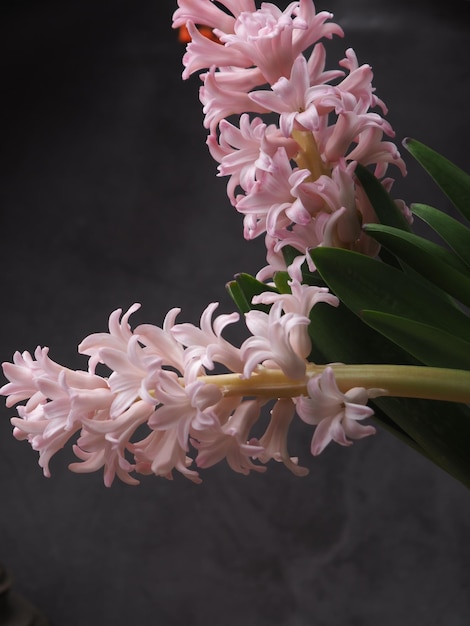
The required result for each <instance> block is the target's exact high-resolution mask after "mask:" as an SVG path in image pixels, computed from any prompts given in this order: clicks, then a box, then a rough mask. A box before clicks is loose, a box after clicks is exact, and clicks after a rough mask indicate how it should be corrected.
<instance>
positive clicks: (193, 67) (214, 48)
mask: <svg viewBox="0 0 470 626" xmlns="http://www.w3.org/2000/svg"><path fill="white" fill-rule="evenodd" d="M186 27H187V29H188V33H189V35H190V37H191V42H190V43H189V44H188V46H187V48H186V53H185V55H184V56H183V65H184V66H185V69H184V71H183V79H187V78H189V77H190V76H191V74H193V73H194V72H197V71H199V70H203V69H207V68H210V67H230V66H236V67H242V68H248V67H250V66H251V65H253V64H252V63H250V59H249V57H247V56H246V54H244V53H243V52H239V51H236V50H230V48H227V47H226V46H223V45H220V43H218V42H216V41H212V40H211V39H209V38H208V37H205V36H204V35H203V34H201V33H200V32H199V30H198V29H197V28H196V26H194V24H193V23H192V22H188V23H187V24H186Z"/></svg>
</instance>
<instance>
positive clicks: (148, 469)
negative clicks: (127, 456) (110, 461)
mask: <svg viewBox="0 0 470 626" xmlns="http://www.w3.org/2000/svg"><path fill="white" fill-rule="evenodd" d="M130 450H131V452H132V453H133V455H134V458H135V461H136V471H137V472H139V473H140V474H155V476H163V477H164V478H167V479H169V480H171V479H172V478H173V470H176V471H177V472H180V473H181V474H183V476H185V477H186V478H188V479H189V480H191V481H192V482H194V483H200V482H201V478H200V477H199V474H198V472H196V471H194V470H190V469H189V466H190V465H191V464H192V462H193V461H192V459H191V458H190V457H188V456H186V450H185V448H183V447H182V446H181V445H180V443H179V441H178V433H177V430H176V429H174V428H169V429H167V430H152V432H151V433H150V434H149V435H147V437H145V438H144V439H142V440H141V441H138V442H137V443H135V444H131V446H130Z"/></svg>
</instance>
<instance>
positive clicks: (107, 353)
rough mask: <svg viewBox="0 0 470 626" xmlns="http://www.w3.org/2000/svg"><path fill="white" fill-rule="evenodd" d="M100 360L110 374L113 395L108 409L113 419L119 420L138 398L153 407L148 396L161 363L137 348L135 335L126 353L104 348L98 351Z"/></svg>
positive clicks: (153, 386)
mask: <svg viewBox="0 0 470 626" xmlns="http://www.w3.org/2000/svg"><path fill="white" fill-rule="evenodd" d="M99 358H100V361H101V362H102V363H104V364H105V365H107V366H108V367H109V368H110V369H111V370H112V374H111V376H110V377H109V379H108V384H109V386H110V388H111V391H112V392H113V393H114V394H115V397H114V400H113V404H112V406H111V416H112V417H117V416H119V415H120V414H121V413H122V412H123V411H125V410H126V409H128V408H129V407H130V406H131V404H133V403H134V402H135V401H136V400H137V399H138V398H143V399H145V400H146V401H147V402H149V403H150V404H155V403H156V400H155V399H154V398H152V396H151V393H152V391H153V390H154V389H155V385H156V382H157V380H158V374H159V372H160V370H161V367H162V360H161V358H159V357H156V356H155V355H154V354H152V353H150V354H148V353H146V351H145V348H143V347H142V346H141V345H140V344H139V336H138V335H133V336H132V337H131V338H130V339H129V343H128V344H127V350H126V351H125V352H124V351H122V350H115V349H113V348H103V349H101V350H100V351H99Z"/></svg>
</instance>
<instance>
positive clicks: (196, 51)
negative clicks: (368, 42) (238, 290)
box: [174, 0, 409, 280]
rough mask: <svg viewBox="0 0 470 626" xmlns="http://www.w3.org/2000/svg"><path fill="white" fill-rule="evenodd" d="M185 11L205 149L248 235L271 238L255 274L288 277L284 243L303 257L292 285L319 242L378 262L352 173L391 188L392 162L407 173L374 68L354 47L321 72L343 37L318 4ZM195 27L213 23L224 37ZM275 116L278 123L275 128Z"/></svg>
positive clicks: (368, 213)
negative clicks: (328, 45) (367, 174)
mask: <svg viewBox="0 0 470 626" xmlns="http://www.w3.org/2000/svg"><path fill="white" fill-rule="evenodd" d="M178 4H179V8H178V9H177V11H176V12H175V14H174V26H175V27H183V26H185V27H186V28H187V30H188V32H189V34H190V36H191V38H192V41H191V42H190V43H189V45H188V47H187V52H186V54H185V56H184V58H183V62H184V65H185V70H184V72H183V78H187V77H188V76H190V75H191V74H192V73H193V72H196V71H200V70H204V69H206V70H207V71H206V72H204V73H202V74H201V78H202V81H203V85H202V87H201V89H200V99H201V102H202V103H203V105H204V108H203V111H204V114H205V117H204V125H205V127H206V128H207V129H208V130H209V136H208V140H207V143H208V146H209V150H210V152H211V154H212V156H213V157H214V159H215V160H216V161H217V162H218V163H219V164H220V165H219V168H218V169H219V175H221V176H228V177H229V181H228V185H227V192H228V196H229V198H230V201H231V203H232V204H233V206H234V207H235V208H236V210H237V211H239V212H240V213H241V214H243V216H244V220H243V221H244V236H245V238H247V239H252V238H255V237H258V236H260V235H263V234H264V235H265V238H266V248H267V252H268V254H267V259H268V266H267V267H266V268H264V269H263V270H262V271H261V272H259V274H258V277H259V278H260V279H261V280H264V279H269V278H270V277H271V276H272V274H273V273H274V272H275V271H277V270H282V269H285V259H284V256H283V254H282V250H283V248H286V247H287V246H290V247H292V248H293V249H295V250H296V251H297V252H298V254H297V258H296V262H295V265H294V266H293V267H292V268H290V273H291V274H293V273H296V270H297V275H296V277H297V278H300V276H299V274H298V268H299V265H300V264H301V263H302V262H304V261H307V262H308V264H309V266H310V269H311V270H313V269H314V267H313V262H312V260H311V257H310V255H309V250H310V249H312V248H315V247H317V246H320V245H322V246H339V247H343V248H348V249H353V250H358V251H361V252H364V253H366V254H370V255H374V254H376V253H377V251H378V246H377V243H376V242H375V241H374V240H372V239H371V238H370V237H368V236H367V235H366V234H365V233H363V232H362V231H361V226H362V224H363V223H371V222H374V221H376V220H377V218H376V216H375V213H374V209H373V208H372V206H371V204H370V201H369V199H368V197H367V195H366V194H365V193H364V191H363V189H362V187H361V185H359V184H358V183H357V180H356V178H355V175H354V172H355V168H356V165H357V163H361V164H362V165H364V166H369V165H370V166H373V168H374V173H375V175H376V176H377V177H378V178H380V179H382V184H383V185H384V186H385V187H386V188H387V189H390V187H391V185H392V183H393V180H392V179H391V178H389V177H386V174H387V171H388V167H389V165H391V164H392V165H394V166H396V168H398V170H399V171H401V173H402V174H405V173H406V170H405V164H404V162H403V160H402V158H401V157H400V154H399V152H398V149H397V147H396V145H395V144H394V143H393V142H392V141H390V140H388V139H387V138H393V137H394V132H393V130H392V127H391V126H390V124H389V123H388V122H387V121H386V120H385V119H384V117H383V116H382V115H381V113H382V114H385V113H386V111H387V109H386V107H385V105H384V103H383V102H382V101H381V100H380V99H379V98H378V97H377V96H376V95H375V93H374V88H373V86H372V78H373V75H372V70H371V67H370V66H369V65H359V63H358V60H357V57H356V54H355V53H354V51H353V50H352V49H351V48H349V49H348V50H346V54H345V58H344V59H343V60H342V61H340V63H339V67H338V68H337V69H333V70H326V69H325V62H326V52H325V47H324V45H323V43H322V40H326V39H331V38H332V37H333V36H334V35H337V36H342V35H343V32H342V29H341V28H340V27H339V26H338V25H337V24H335V23H334V22H332V21H331V18H332V14H331V13H328V12H326V11H322V12H320V13H316V11H315V6H314V4H313V2H312V1H311V0H301V1H300V2H291V3H290V4H289V6H288V7H287V8H286V9H285V10H284V11H282V10H281V9H279V8H278V7H277V6H275V5H274V4H271V3H262V5H261V8H260V9H256V6H255V2H254V0H239V1H230V2H228V1H227V2H220V3H218V4H219V5H221V6H220V7H219V6H216V5H215V4H214V3H213V2H212V1H211V0H204V1H200V0H199V1H197V0H181V1H180V2H179V3H178ZM224 8H225V9H226V10H223V9H224ZM197 24H202V25H204V26H205V27H207V26H209V27H211V28H212V29H213V33H214V34H215V35H216V37H217V38H218V41H214V39H213V38H210V39H209V38H208V37H207V36H204V35H203V34H201V32H199V30H198V28H197V26H196V25H197ZM273 114H274V117H275V118H276V120H277V121H276V122H275V123H272V122H271V123H269V121H268V119H267V118H266V116H268V118H269V119H271V120H272V118H273ZM234 118H235V119H236V121H235V122H234ZM265 119H266V121H264V120H265ZM402 208H403V210H404V211H405V212H407V215H409V213H408V211H407V209H406V207H405V206H404V205H403V206H402Z"/></svg>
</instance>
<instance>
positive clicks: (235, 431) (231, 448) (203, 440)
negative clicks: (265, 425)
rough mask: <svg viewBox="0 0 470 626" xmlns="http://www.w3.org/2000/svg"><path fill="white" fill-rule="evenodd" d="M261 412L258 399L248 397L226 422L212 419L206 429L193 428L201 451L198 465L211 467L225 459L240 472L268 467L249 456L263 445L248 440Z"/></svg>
mask: <svg viewBox="0 0 470 626" xmlns="http://www.w3.org/2000/svg"><path fill="white" fill-rule="evenodd" d="M259 412H260V405H259V402H258V401H257V400H247V401H245V402H242V403H241V404H240V405H239V406H238V407H237V408H236V409H235V411H234V413H233V415H231V416H230V417H229V419H228V420H227V421H226V422H225V423H224V424H223V425H221V424H220V423H219V422H218V421H217V420H213V421H212V422H210V424H208V426H207V427H206V428H203V429H200V430H194V433H193V436H194V439H193V440H192V444H193V446H194V447H195V448H196V450H197V451H198V454H197V457H196V464H197V466H198V467H201V468H203V467H204V468H206V467H211V466H212V465H215V464H216V463H218V462H219V461H221V460H222V459H225V460H226V461H227V463H228V465H229V466H230V467H231V469H232V470H234V471H235V472H238V473H240V474H249V472H250V471H251V470H254V471H257V472H263V471H265V469H266V468H265V467H263V466H260V465H255V464H254V463H253V462H252V461H251V460H250V457H252V458H253V457H255V458H256V457H257V456H258V455H260V454H261V453H262V452H263V447H262V446H260V445H259V444H258V442H257V441H256V440H250V441H248V437H249V434H250V430H251V428H252V426H253V425H254V423H255V422H256V421H257V419H258V417H259Z"/></svg>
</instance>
